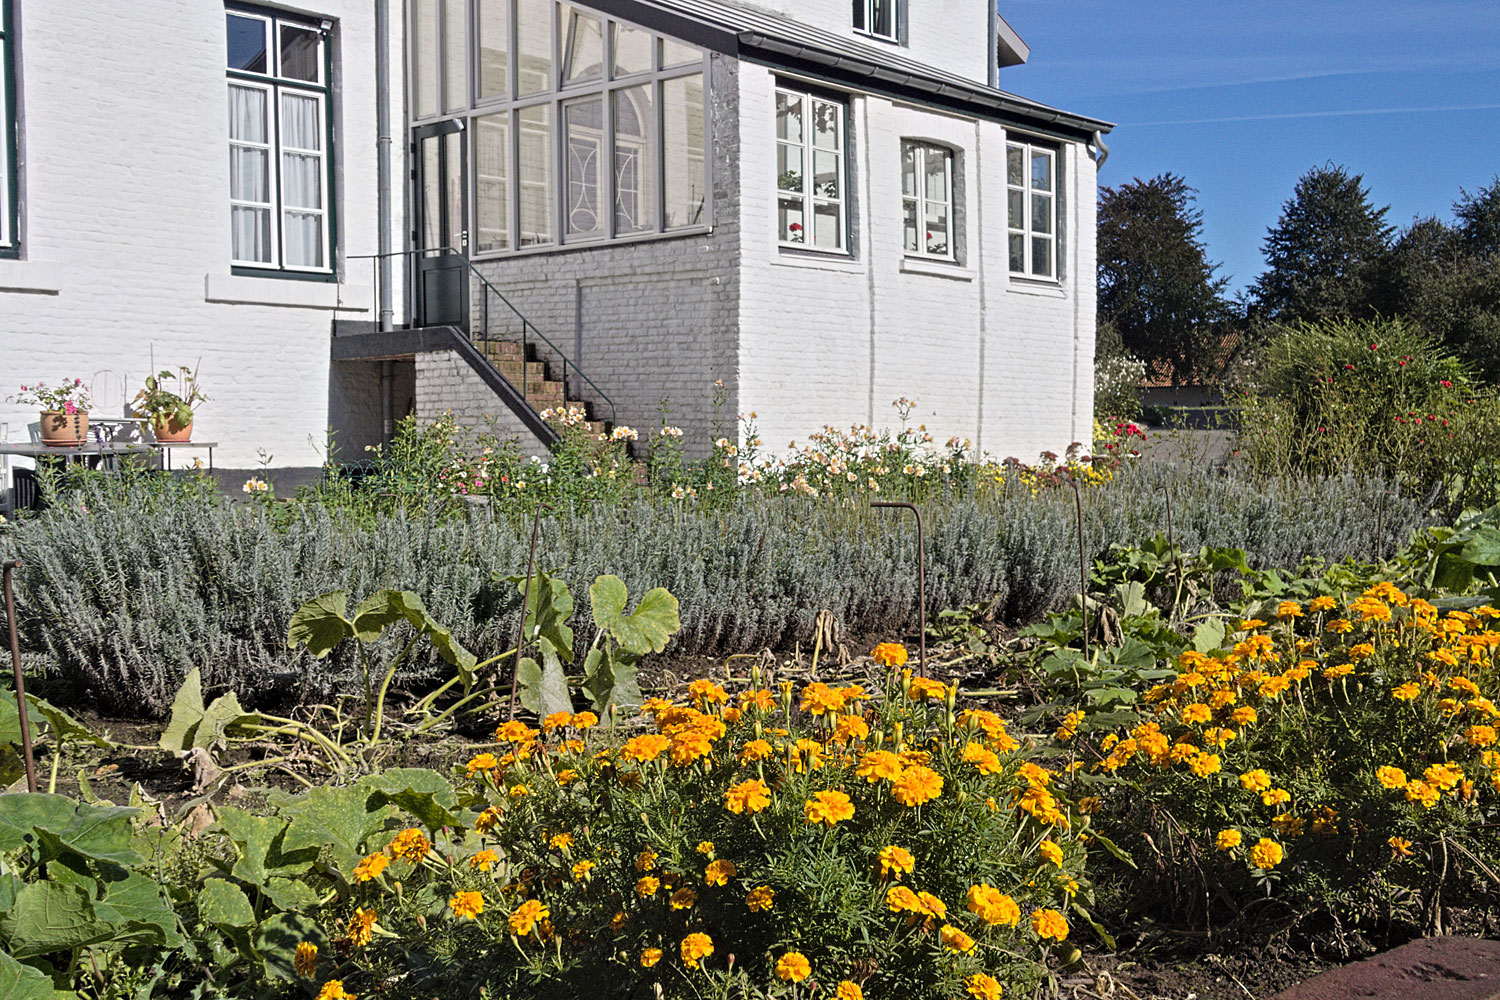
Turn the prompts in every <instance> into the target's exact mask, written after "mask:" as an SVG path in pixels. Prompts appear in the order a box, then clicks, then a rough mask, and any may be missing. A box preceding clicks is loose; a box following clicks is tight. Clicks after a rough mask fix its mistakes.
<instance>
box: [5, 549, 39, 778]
mask: <svg viewBox="0 0 1500 1000" xmlns="http://www.w3.org/2000/svg"><path fill="white" fill-rule="evenodd" d="M20 568H21V560H19V559H13V560H11V561H10V562H8V563H6V564H5V567H4V577H5V626H6V628H8V629H9V630H10V659H11V663H12V664H13V665H14V666H15V669H16V708H18V709H20V712H21V752H22V753H23V754H24V755H25V759H26V790H27V791H28V792H34V791H36V760H35V759H34V758H33V757H32V755H31V717H30V716H29V715H27V713H26V678H25V677H23V676H22V674H21V637H20V634H19V633H18V632H17V631H16V593H15V590H14V589H13V588H12V586H11V582H10V575H11V573H12V572H13V571H15V570H18V569H20Z"/></svg>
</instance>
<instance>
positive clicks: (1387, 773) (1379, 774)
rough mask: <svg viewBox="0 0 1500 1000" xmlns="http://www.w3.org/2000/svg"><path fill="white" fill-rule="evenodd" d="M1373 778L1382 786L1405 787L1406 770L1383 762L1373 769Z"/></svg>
mask: <svg viewBox="0 0 1500 1000" xmlns="http://www.w3.org/2000/svg"><path fill="white" fill-rule="evenodd" d="M1375 780H1376V781H1378V782H1380V784H1381V786H1382V787H1384V788H1405V787H1406V772H1405V771H1403V770H1401V769H1400V768H1399V767H1391V766H1390V765H1389V764H1384V765H1381V766H1380V767H1377V768H1376V769H1375Z"/></svg>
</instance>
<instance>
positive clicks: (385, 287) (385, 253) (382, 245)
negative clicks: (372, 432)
mask: <svg viewBox="0 0 1500 1000" xmlns="http://www.w3.org/2000/svg"><path fill="white" fill-rule="evenodd" d="M390 21H391V11H390V0H375V128H376V139H375V170H376V185H377V187H378V188H379V193H378V195H377V201H378V206H377V210H376V218H377V222H376V225H378V226H379V227H380V233H379V237H378V239H379V253H380V258H379V260H378V261H377V262H376V263H377V264H378V265H379V274H380V277H379V280H378V281H377V282H376V284H377V286H378V287H379V296H380V305H379V308H380V329H381V331H388V330H390V329H391V327H392V326H393V320H394V311H393V310H392V308H391V258H390V256H389V254H390V252H391V75H390V73H391V44H390V41H391V40H390ZM385 364H386V367H387V369H388V368H389V365H390V362H386V363H385ZM381 395H382V397H383V399H384V402H385V404H386V406H385V413H386V422H387V423H389V422H390V412H391V407H390V373H389V371H388V370H387V371H385V372H382V374H381ZM387 440H389V432H387Z"/></svg>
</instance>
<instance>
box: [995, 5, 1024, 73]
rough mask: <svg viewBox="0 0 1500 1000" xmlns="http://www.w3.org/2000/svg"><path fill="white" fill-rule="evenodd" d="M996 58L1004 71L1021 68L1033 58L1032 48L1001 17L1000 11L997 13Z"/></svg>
mask: <svg viewBox="0 0 1500 1000" xmlns="http://www.w3.org/2000/svg"><path fill="white" fill-rule="evenodd" d="M995 58H996V60H997V61H998V63H999V65H1000V67H1001V68H1002V69H1003V68H1004V67H1006V66H1020V65H1021V64H1022V63H1024V62H1025V61H1026V60H1027V59H1030V58H1031V46H1029V45H1027V44H1026V42H1025V41H1024V40H1023V39H1022V38H1021V36H1020V35H1019V34H1017V33H1016V29H1015V28H1012V27H1011V26H1010V25H1009V24H1008V23H1007V22H1006V20H1005V18H1003V17H1001V16H1000V12H999V11H996V12H995Z"/></svg>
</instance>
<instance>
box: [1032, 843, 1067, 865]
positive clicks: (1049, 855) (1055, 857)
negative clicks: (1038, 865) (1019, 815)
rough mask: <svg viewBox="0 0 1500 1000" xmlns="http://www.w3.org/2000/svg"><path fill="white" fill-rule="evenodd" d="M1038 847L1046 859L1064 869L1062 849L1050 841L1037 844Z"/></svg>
mask: <svg viewBox="0 0 1500 1000" xmlns="http://www.w3.org/2000/svg"><path fill="white" fill-rule="evenodd" d="M1036 847H1037V850H1038V851H1040V852H1041V855H1042V857H1044V858H1046V859H1047V860H1048V861H1050V862H1052V863H1053V864H1054V865H1056V866H1057V867H1059V868H1061V867H1062V862H1063V851H1062V848H1061V847H1058V846H1057V844H1055V843H1053V842H1052V841H1050V840H1044V841H1042V842H1041V843H1040V844H1037V845H1036Z"/></svg>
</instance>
